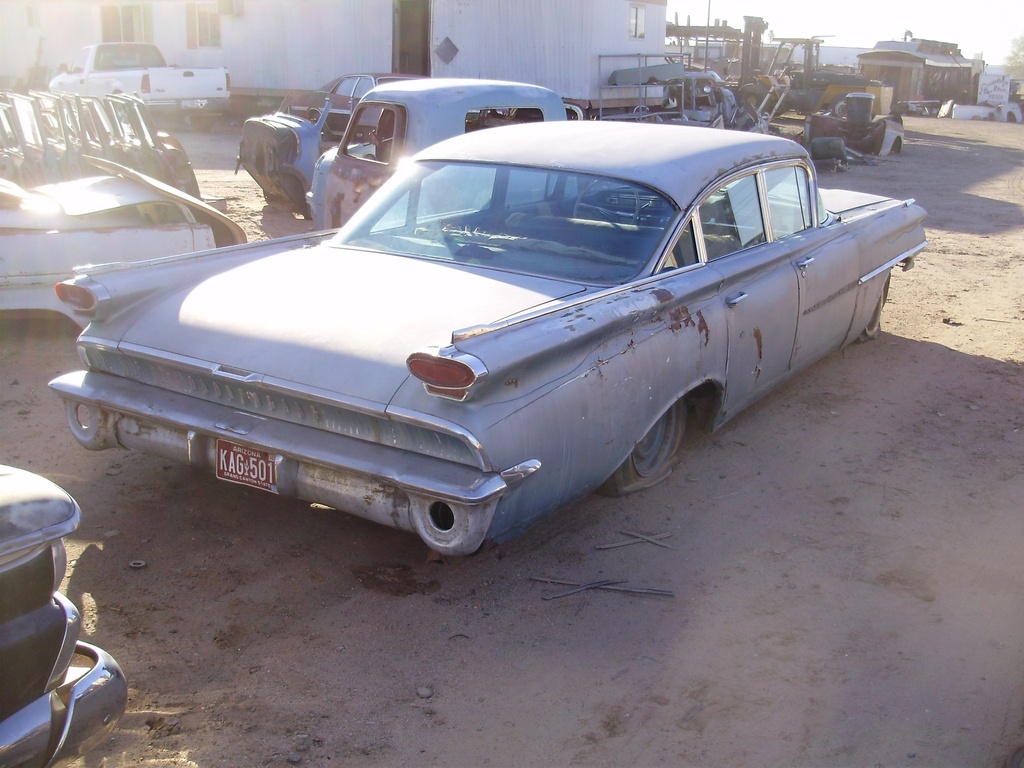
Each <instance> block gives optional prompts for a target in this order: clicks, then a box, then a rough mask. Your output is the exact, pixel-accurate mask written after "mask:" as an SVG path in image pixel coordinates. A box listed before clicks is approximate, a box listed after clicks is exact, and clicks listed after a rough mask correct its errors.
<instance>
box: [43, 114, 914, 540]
mask: <svg viewBox="0 0 1024 768" xmlns="http://www.w3.org/2000/svg"><path fill="white" fill-rule="evenodd" d="M840 213H841V216H840V215H838V214H840ZM923 217H924V212H923V211H922V210H921V209H920V208H919V207H917V206H916V205H915V204H913V201H898V200H892V199H888V198H885V197H879V196H873V195H863V194H858V193H853V192H825V193H823V194H822V196H821V198H819V194H818V189H817V185H816V179H815V174H814V170H813V167H812V166H811V163H810V159H809V157H808V156H807V153H806V152H805V151H804V149H803V148H802V147H800V145H798V144H797V143H795V142H792V141H789V140H786V139H781V138H778V137H771V136H763V135H758V134H751V133H738V132H733V131H714V130H708V129H706V128H697V127H686V126H666V125H655V124H633V123H613V122H590V121H585V122H562V123H558V122H552V123H542V124H537V123H535V124H531V125H519V126H510V127H507V128H502V129H501V130H499V131H478V132H475V133H471V134H466V135H464V136H459V137H456V138H454V139H450V140H448V141H445V142H442V143H440V144H437V145H434V146H433V147H430V148H428V149H427V150H424V151H422V152H420V153H419V154H418V155H417V156H416V157H415V158H414V160H412V161H411V162H409V163H407V164H405V165H403V168H402V169H401V170H400V171H399V172H398V173H397V174H396V175H395V176H394V177H392V179H390V180H389V181H388V182H387V183H386V184H385V186H384V187H382V188H381V189H380V191H379V192H378V193H377V194H376V195H374V197H373V198H372V199H371V201H370V202H368V203H367V205H366V206H364V207H363V208H361V209H360V210H359V211H358V212H357V213H356V215H355V216H354V217H353V218H352V220H351V221H350V222H349V223H348V224H347V225H346V226H345V227H344V228H342V229H341V231H340V232H338V233H336V235H334V236H327V235H319V236H317V235H306V236H299V237H293V238H290V239H280V240H275V241H270V242H267V243H260V244H253V245H249V246H242V247H239V248H233V249H227V250H222V251H217V252H214V253H212V254H208V255H207V256H206V257H204V259H203V261H202V264H197V263H195V262H194V261H193V260H191V259H190V258H189V257H177V258H172V259H165V260H161V261H158V262H154V263H151V264H149V265H145V266H143V265H139V266H125V267H109V268H106V269H102V270H96V271H93V272H90V273H88V274H83V275H81V276H79V277H77V278H75V280H73V281H71V282H69V283H65V284H63V285H62V286H60V291H61V295H62V297H63V298H64V300H65V301H67V302H69V304H71V305H73V306H75V307H77V308H78V311H80V312H82V313H83V314H85V315H86V316H88V317H89V318H91V319H92V323H91V325H90V326H89V327H88V328H87V329H86V331H85V333H84V334H83V335H82V336H81V338H80V340H79V351H80V355H81V358H82V360H83V361H84V363H85V370H82V371H78V372H74V373H70V374H68V375H66V376H62V377H60V378H58V379H56V380H54V381H53V382H51V387H52V388H53V389H54V390H55V391H56V393H57V394H58V395H59V396H60V397H61V398H62V399H63V400H64V403H65V408H66V412H67V417H68V424H69V427H70V429H71V432H72V434H73V435H74V436H75V437H76V439H77V440H79V442H80V443H81V444H82V445H84V446H85V447H86V448H90V449H94V450H98V449H104V448H109V447H115V446H118V445H120V446H122V447H126V448H129V449H133V450H139V451H142V452H148V453H154V454H157V455H161V456H165V457H171V458H174V459H177V460H180V461H184V462H188V463H190V464H192V465H194V466H196V467H201V468H204V469H206V470H208V471H213V472H215V473H216V474H217V475H218V476H219V477H220V478H221V479H224V480H228V481H231V482H238V483H242V484H245V485H249V486H252V487H258V488H262V489H264V490H268V491H271V492H276V493H281V494H284V495H294V496H298V497H300V498H303V499H308V500H310V501H315V502H320V503H323V504H325V505H327V506H331V507H334V508H337V509H340V510H344V511H347V512H350V513H353V514H356V515H360V516H362V517H365V518H368V519H370V520H374V521H377V522H380V523H382V524H384V525H388V526H392V527H395V528H398V529H402V530H408V531H414V532H416V533H417V534H418V535H419V536H420V537H421V538H422V539H423V541H424V542H425V543H426V544H427V545H428V546H429V547H431V548H432V549H434V550H436V551H439V552H442V553H451V554H466V553H470V552H473V551H474V550H475V549H476V548H477V547H479V545H480V544H481V542H482V541H484V540H485V539H486V538H492V539H495V540H498V541H500V540H503V539H507V538H509V537H511V536H514V535H516V534H517V533H519V532H521V531H522V530H524V529H525V528H526V527H527V526H529V525H530V524H532V523H533V522H535V521H536V520H538V519H539V518H541V517H542V516H544V515H546V514H548V513H549V512H551V511H552V510H554V509H557V508H559V507H561V506H564V505H565V504H568V503H569V502H571V501H572V500H574V499H577V498H579V497H581V496H582V495H584V494H586V493H588V492H590V491H593V490H595V489H597V488H598V487H602V486H603V487H604V488H605V490H607V491H609V492H611V493H615V494H619V493H627V492H630V491H632V490H635V489H637V488H641V487H646V486H647V485H650V484H652V483H654V482H657V481H658V480H660V479H661V478H662V477H664V476H665V475H666V474H667V473H668V472H669V471H670V469H671V466H672V462H673V459H674V455H675V451H676V448H677V447H678V446H679V441H680V437H681V434H682V431H683V429H684V427H685V424H686V420H687V413H688V412H689V407H690V405H691V404H693V403H696V402H704V403H708V404H709V408H708V410H710V412H711V413H712V423H713V425H720V424H722V423H724V422H725V421H726V420H727V419H728V418H730V417H731V416H733V415H734V414H735V413H737V412H739V411H740V410H741V409H742V408H743V407H744V406H746V405H747V404H749V403H750V402H752V401H753V400H755V399H756V398H758V397H760V396H762V395H763V394H764V393H765V392H768V391H769V390H771V389H772V388H773V387H775V386H776V385H778V384H779V383H780V382H781V381H784V380H786V379H787V378H788V377H790V376H791V375H793V374H794V373H795V372H796V371H798V370H800V369H802V368H804V367H806V366H807V365H809V364H810V363H812V362H814V361H816V360H818V359H820V358H821V357H822V356H823V355H825V354H827V353H828V352H830V351H832V350H835V349H837V348H839V347H841V346H843V345H845V344H848V343H850V342H851V341H853V340H856V339H858V338H859V337H860V336H861V335H862V334H863V333H865V332H866V333H867V335H873V334H874V333H877V330H878V322H877V320H878V315H879V313H880V312H881V305H882V302H883V301H884V297H885V291H886V286H887V284H888V278H889V273H890V272H891V270H892V268H893V267H894V266H895V265H897V264H900V263H902V264H904V265H905V266H906V265H909V264H910V263H911V262H912V261H913V258H914V256H915V255H916V254H917V253H918V252H919V251H920V250H921V249H922V248H924V246H925V239H924V232H923V229H922V226H921V222H922V219H923ZM156 285H160V286H164V287H163V288H161V289H159V290H157V289H155V288H154V286H156ZM367 286H373V287H374V289H373V290H366V287H367Z"/></svg>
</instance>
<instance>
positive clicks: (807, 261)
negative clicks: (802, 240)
mask: <svg viewBox="0 0 1024 768" xmlns="http://www.w3.org/2000/svg"><path fill="white" fill-rule="evenodd" d="M812 261H814V257H813V256H808V257H807V258H804V259H800V261H798V262H797V263H796V265H797V267H799V268H800V269H803V268H804V267H806V266H807V265H808V264H810V263H811V262H812Z"/></svg>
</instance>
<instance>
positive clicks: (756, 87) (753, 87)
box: [737, 83, 768, 109]
mask: <svg viewBox="0 0 1024 768" xmlns="http://www.w3.org/2000/svg"><path fill="white" fill-rule="evenodd" d="M767 95H768V89H767V88H766V87H765V86H763V85H761V84H760V83H748V84H747V85H744V86H743V87H742V88H740V90H739V93H738V94H737V96H738V97H739V98H738V99H737V100H738V101H739V102H740V104H749V105H750V106H752V107H753V108H754V109H760V108H761V104H762V103H763V102H764V100H765V97H766V96H767Z"/></svg>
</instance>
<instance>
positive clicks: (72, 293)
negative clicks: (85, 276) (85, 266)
mask: <svg viewBox="0 0 1024 768" xmlns="http://www.w3.org/2000/svg"><path fill="white" fill-rule="evenodd" d="M53 290H54V291H55V292H56V293H57V298H58V299H60V300H61V301H63V302H64V303H65V304H67V305H68V306H69V307H71V308H72V309H74V310H76V311H78V312H92V311H93V310H94V309H96V304H97V299H96V294H94V293H93V292H92V291H90V290H89V289H88V288H83V287H82V286H80V285H75V284H74V283H57V284H56V285H55V286H53Z"/></svg>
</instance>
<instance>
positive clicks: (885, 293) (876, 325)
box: [857, 278, 889, 342]
mask: <svg viewBox="0 0 1024 768" xmlns="http://www.w3.org/2000/svg"><path fill="white" fill-rule="evenodd" d="M888 298H889V278H886V279H885V287H884V288H882V295H881V296H880V297H879V298H878V304H876V305H875V309H874V311H873V312H872V313H871V319H870V320H868V324H867V325H866V326H865V327H864V330H863V331H861V332H860V336H859V337H858V338H857V341H860V342H864V341H871V340H872V339H877V338H878V335H879V334H880V333H881V332H882V308H883V307H884V306H885V302H886V300H887V299H888Z"/></svg>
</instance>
